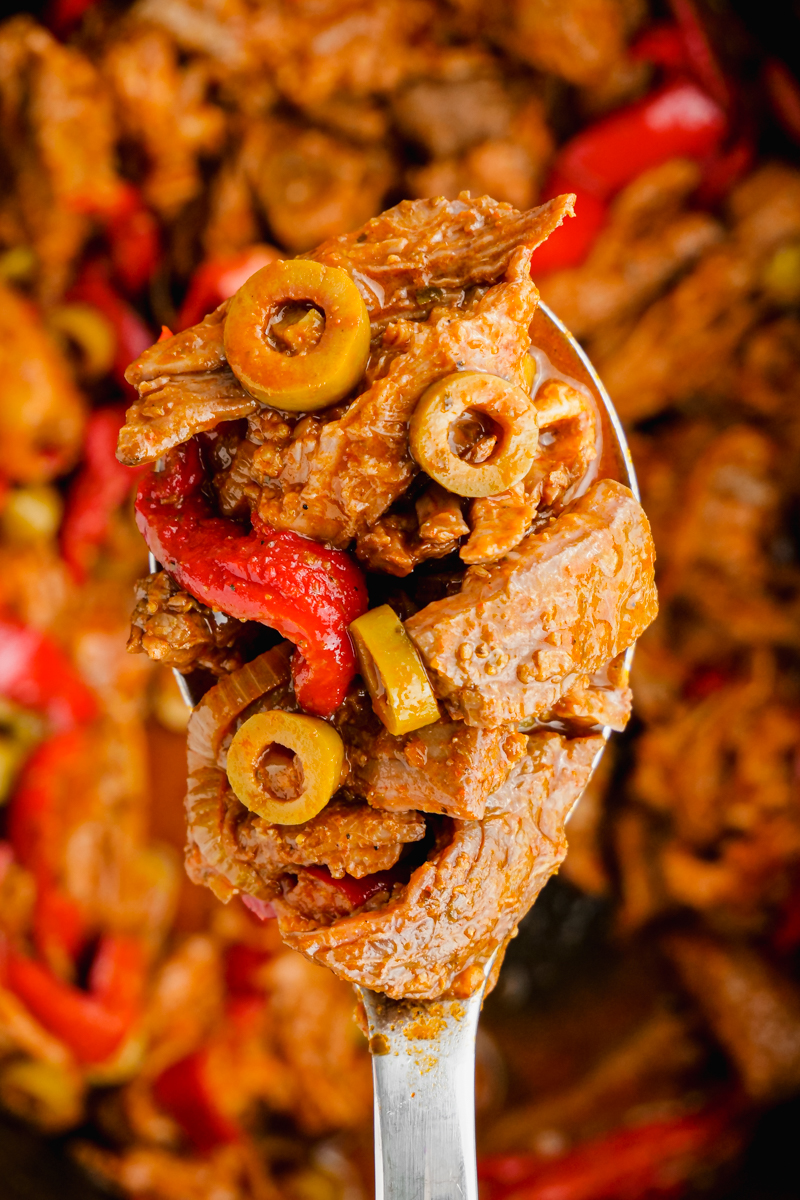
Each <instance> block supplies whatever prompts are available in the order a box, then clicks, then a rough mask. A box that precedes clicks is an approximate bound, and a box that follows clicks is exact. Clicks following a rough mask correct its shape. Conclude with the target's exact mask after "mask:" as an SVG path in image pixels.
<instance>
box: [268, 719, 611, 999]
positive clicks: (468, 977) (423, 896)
mask: <svg viewBox="0 0 800 1200" xmlns="http://www.w3.org/2000/svg"><path fill="white" fill-rule="evenodd" d="M601 746H602V739H601V738H599V737H588V738H577V739H575V740H573V741H567V740H566V739H564V738H562V737H561V736H560V735H559V734H556V733H549V732H539V733H535V734H532V735H531V736H530V737H529V738H528V753H527V754H526V755H525V757H524V758H522V759H521V760H520V761H519V762H517V763H516V764H515V765H514V767H513V768H512V770H511V772H510V774H509V776H508V778H507V780H506V781H505V783H504V784H503V785H502V786H501V787H500V789H499V790H498V791H497V792H496V793H495V794H494V796H493V797H492V798H491V800H490V802H489V803H488V804H487V808H486V816H485V818H484V819H483V820H482V821H456V822H454V833H453V835H452V838H451V839H450V840H449V842H447V844H445V845H444V846H443V847H441V848H440V849H438V850H437V851H435V852H434V854H433V855H432V856H431V857H430V858H429V859H428V861H427V862H425V863H424V864H423V865H422V866H421V867H418V868H417V870H416V871H414V873H413V874H412V876H411V879H410V881H409V883H408V885H407V886H406V887H405V888H404V889H403V890H402V891H401V892H400V894H399V895H396V896H394V897H393V898H392V899H391V900H390V901H389V902H388V903H387V904H385V905H384V906H383V907H381V908H379V909H376V910H374V911H371V912H370V911H362V912H356V913H354V914H353V915H352V916H349V917H345V918H343V919H340V920H338V921H334V922H333V924H331V925H327V926H325V927H321V926H320V925H319V923H318V922H315V921H314V920H313V919H310V918H308V917H306V916H303V915H302V914H301V913H299V912H298V911H297V909H296V908H295V907H293V905H292V904H291V902H290V901H291V896H288V897H283V898H279V899H277V900H275V901H274V905H275V909H276V911H277V914H278V924H279V928H280V932H281V935H282V937H283V939H284V941H285V942H286V943H287V944H288V945H289V946H291V947H292V948H293V949H296V950H300V951H302V953H304V954H305V955H306V956H307V957H309V958H312V959H314V960H315V961H317V962H320V963H323V964H324V965H325V966H327V967H330V969H331V970H332V971H333V972H334V973H335V974H336V975H339V976H340V977H341V978H343V979H347V980H349V981H351V982H353V983H359V984H361V985H363V986H365V987H368V988H371V989H374V990H375V991H379V992H384V993H385V994H386V995H388V996H392V997H396V998H407V999H420V1000H421V999H435V998H437V997H439V996H442V995H444V994H447V993H449V994H452V995H456V996H467V995H469V994H471V993H472V992H473V991H475V989H476V988H477V987H479V986H480V985H481V983H482V981H483V978H484V970H485V969H486V968H487V965H488V963H489V960H490V959H491V957H492V955H493V954H494V953H495V951H497V950H500V951H501V953H502V948H503V947H504V946H505V944H506V943H507V941H508V939H509V938H510V937H511V936H512V934H513V932H514V930H515V928H516V926H517V924H518V922H519V921H520V919H521V918H522V916H523V915H524V914H525V913H526V912H527V910H528V909H529V908H530V906H531V904H532V903H533V901H534V900H535V899H536V897H537V895H538V894H539V892H540V891H541V889H542V887H543V886H544V884H545V882H546V881H547V880H548V879H549V877H550V876H551V875H552V874H553V872H554V871H555V870H557V868H558V866H559V864H560V863H561V861H562V860H563V858H564V855H565V854H566V848H567V845H566V838H565V836H564V822H565V820H566V818H567V816H568V815H569V812H570V810H571V809H572V807H573V805H574V803H575V801H576V800H577V799H578V797H579V796H580V793H581V791H582V790H583V787H584V785H585V784H586V781H587V779H588V777H589V774H590V772H591V768H592V763H593V762H594V758H595V755H596V753H597V751H598V750H599V748H600V747H601ZM498 966H499V964H498V963H497V961H495V965H494V971H495V972H496V971H497V969H498Z"/></svg>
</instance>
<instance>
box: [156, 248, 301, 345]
mask: <svg viewBox="0 0 800 1200" xmlns="http://www.w3.org/2000/svg"><path fill="white" fill-rule="evenodd" d="M277 258H280V254H279V253H278V251H277V250H274V249H273V247H272V246H264V245H256V246H248V247H247V248H246V249H245V250H241V251H240V252H239V253H238V254H231V255H227V256H226V257H224V258H211V259H209V260H208V261H207V262H204V263H202V264H201V265H200V266H199V267H198V268H197V270H196V271H195V273H194V275H193V276H192V278H191V282H190V283H189V287H188V289H187V291H186V297H185V299H184V301H183V304H182V306H181V311H180V313H179V315H178V329H179V330H180V329H188V327H189V326H190V325H196V324H197V322H198V321H202V319H203V317H204V316H205V315H206V313H209V312H211V311H212V310H213V309H215V308H216V307H217V306H218V305H219V304H221V303H222V301H223V300H227V299H228V297H229V296H232V295H233V294H234V292H238V290H239V288H240V287H241V286H242V284H243V283H244V282H245V280H247V279H249V278H250V276H251V275H254V274H255V272H256V271H258V270H260V269H261V267H265V266H266V265H267V263H271V262H275V260H276V259H277Z"/></svg>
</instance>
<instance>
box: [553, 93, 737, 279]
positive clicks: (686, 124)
mask: <svg viewBox="0 0 800 1200" xmlns="http://www.w3.org/2000/svg"><path fill="white" fill-rule="evenodd" d="M727 128H728V121H727V117H726V115H725V112H724V110H723V109H722V107H721V106H720V105H719V104H718V103H717V102H716V101H715V100H712V99H711V97H710V96H708V95H707V94H706V93H705V92H704V91H702V90H701V89H700V88H699V87H698V86H697V84H696V83H693V82H692V81H691V80H688V79H678V80H673V81H672V82H670V83H666V84H664V86H663V87H660V88H658V89H656V91H654V92H651V93H650V95H649V96H645V98H644V99H643V100H639V101H637V102H636V103H635V104H631V105H628V106H627V107H626V108H622V109H620V110H618V111H617V112H613V113H611V114H610V115H609V116H607V117H603V119H602V120H600V121H597V122H595V124H594V125H590V126H589V127H588V128H587V129H584V130H582V131H581V132H580V133H579V134H577V135H576V136H575V137H574V138H572V140H571V141H569V142H567V143H566V145H565V146H563V147H562V148H561V150H560V151H559V153H558V154H557V155H556V158H555V162H554V164H553V169H552V171H551V174H550V177H549V178H548V180H547V182H546V184H545V186H544V188H543V191H542V199H543V200H548V199H550V198H551V197H553V196H557V195H559V194H560V193H562V192H575V194H576V196H577V203H576V205H575V214H576V215H575V218H574V220H572V221H565V222H564V224H563V225H562V226H561V228H560V229H557V230H556V231H555V233H553V234H551V235H550V237H549V238H548V239H547V241H546V242H544V243H543V245H541V246H540V247H539V248H538V249H537V250H535V251H534V254H533V265H532V271H533V274H534V277H536V276H540V275H544V274H545V273H546V272H547V271H558V270H562V269H564V268H566V267H575V266H579V265H580V263H581V262H583V260H584V258H585V257H586V255H587V254H588V252H589V249H590V247H591V245H592V243H593V241H594V239H595V237H596V236H597V234H598V233H599V231H600V229H601V228H602V227H603V225H604V224H605V220H606V213H607V205H608V202H609V200H610V199H611V198H612V197H613V196H614V195H615V194H616V193H617V192H618V191H619V190H620V189H621V188H623V187H625V185H626V184H628V183H630V182H631V181H632V180H634V179H636V178H637V176H639V175H641V174H642V172H643V171H646V170H648V169H649V168H651V167H657V166H659V165H660V164H661V163H664V162H667V161H668V159H670V158H676V157H685V158H696V159H700V160H703V159H709V158H711V157H712V156H714V155H716V154H718V153H719V148H720V146H721V144H722V140H723V138H724V136H725V132H726V130H727Z"/></svg>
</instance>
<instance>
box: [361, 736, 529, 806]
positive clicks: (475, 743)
mask: <svg viewBox="0 0 800 1200" xmlns="http://www.w3.org/2000/svg"><path fill="white" fill-rule="evenodd" d="M525 746H526V741H525V737H524V735H523V734H520V733H517V732H516V730H515V729H514V727H513V726H509V725H500V726H498V727H497V728H495V729H473V728H471V727H470V726H469V725H465V724H464V723H463V722H461V721H437V722H436V723H435V724H433V725H426V726H425V727H424V728H423V729H418V730H417V731H416V732H415V733H407V734H405V735H403V736H402V737H395V736H394V735H393V734H391V733H389V731H388V730H383V731H382V732H381V733H380V734H379V735H378V737H377V738H376V739H375V740H374V742H373V743H372V745H371V747H370V750H369V755H368V757H367V761H366V762H365V763H364V764H363V766H360V767H359V768H358V769H357V770H356V772H355V778H356V782H357V784H361V786H362V787H363V788H364V789H365V795H366V798H367V800H368V801H369V803H370V804H372V805H373V806H374V807H375V808H380V809H383V810H384V811H390V812H407V811H408V810H410V809H418V810H419V811H421V812H429V813H444V814H446V815H447V816H451V817H458V818H460V819H461V820H480V819H481V818H482V817H483V813H484V809H485V807H486V801H487V799H488V798H489V796H491V795H492V793H493V792H496V791H497V789H498V788H499V787H500V785H501V784H502V783H503V781H504V780H505V778H506V776H507V775H508V772H509V771H510V770H511V767H512V766H513V764H514V763H515V762H516V761H517V760H518V759H519V758H521V757H522V755H523V754H524V753H525Z"/></svg>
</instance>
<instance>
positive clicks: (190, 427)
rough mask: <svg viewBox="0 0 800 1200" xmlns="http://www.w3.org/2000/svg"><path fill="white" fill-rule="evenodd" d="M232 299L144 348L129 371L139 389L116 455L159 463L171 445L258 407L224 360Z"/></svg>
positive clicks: (128, 461) (134, 463) (133, 461)
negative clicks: (225, 330)
mask: <svg viewBox="0 0 800 1200" xmlns="http://www.w3.org/2000/svg"><path fill="white" fill-rule="evenodd" d="M227 308H228V305H227V303H225V304H223V305H221V306H220V307H219V308H218V309H216V310H215V312H213V313H210V314H209V315H208V316H207V317H206V318H205V320H204V321H201V323H200V324H199V325H193V326H192V328H191V329H186V330H184V332H183V333H177V334H175V336H174V337H171V338H167V339H166V340H165V341H163V342H156V344H155V345H154V346H151V347H150V349H149V350H145V352H144V354H142V355H141V357H140V358H137V360H136V362H134V363H132V364H131V365H130V366H129V367H128V370H127V371H126V372H125V378H126V379H127V380H128V383H130V384H132V385H133V386H134V387H135V388H137V390H138V392H139V399H138V400H135V401H134V402H133V404H132V405H131V407H130V408H129V409H128V411H127V413H126V416H125V424H124V425H123V426H122V429H121V430H120V434H119V443H118V447H117V457H118V458H119V460H120V462H123V463H126V464H127V465H128V466H137V465H139V464H140V463H146V462H154V461H155V459H157V458H158V457H159V456H160V455H162V454H163V453H164V452H165V451H166V450H169V449H170V447H171V446H177V445H178V444H179V443H180V442H186V441H188V440H189V438H190V437H192V436H193V435H194V434H195V433H202V432H203V431H205V430H207V429H214V427H215V426H216V425H219V423H220V422H221V421H233V420H237V419H238V418H239V417H247V416H250V414H251V413H254V412H255V411H256V409H257V408H258V407H259V406H258V404H257V403H256V401H255V400H254V399H253V398H252V396H250V395H248V393H247V392H245V390H244V388H243V387H242V386H241V384H240V383H239V381H238V380H237V379H236V377H235V375H234V374H233V372H232V371H231V369H230V367H229V366H228V365H227V363H226V362H225V354H224V351H223V348H222V331H223V327H224V325H223V322H224V319H225V313H226V311H227Z"/></svg>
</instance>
